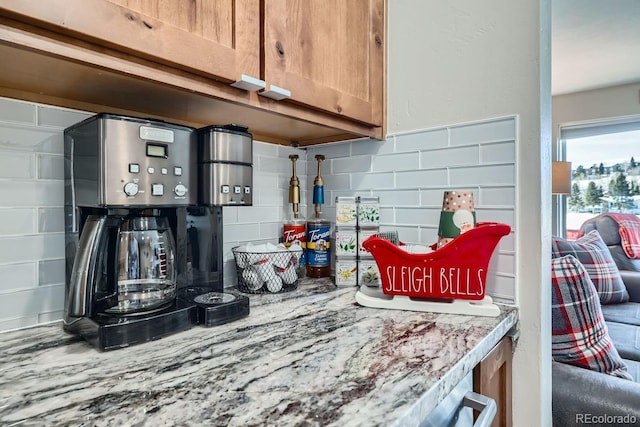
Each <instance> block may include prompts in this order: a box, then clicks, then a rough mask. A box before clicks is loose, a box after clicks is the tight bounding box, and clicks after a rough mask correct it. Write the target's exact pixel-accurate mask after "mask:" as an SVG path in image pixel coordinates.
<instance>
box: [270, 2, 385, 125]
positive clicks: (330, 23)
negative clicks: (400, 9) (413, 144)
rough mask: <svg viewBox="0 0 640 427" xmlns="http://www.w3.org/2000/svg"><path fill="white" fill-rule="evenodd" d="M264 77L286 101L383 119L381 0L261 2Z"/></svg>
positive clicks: (377, 121)
mask: <svg viewBox="0 0 640 427" xmlns="http://www.w3.org/2000/svg"><path fill="white" fill-rule="evenodd" d="M264 31H265V36H264V47H263V48H264V64H263V80H265V82H266V84H267V88H269V86H270V85H275V86H279V87H282V88H284V89H286V90H288V91H290V92H291V97H290V98H289V100H290V101H293V102H297V103H301V104H305V105H307V106H310V107H314V108H317V109H321V110H323V111H327V112H330V113H333V114H337V115H341V116H346V117H349V118H352V119H355V120H358V121H361V122H363V123H367V124H371V125H374V126H381V125H382V119H383V110H382V106H383V89H384V83H383V71H384V70H383V68H384V55H383V37H384V1H383V0H269V1H266V2H264Z"/></svg>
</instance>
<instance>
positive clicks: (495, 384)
mask: <svg viewBox="0 0 640 427" xmlns="http://www.w3.org/2000/svg"><path fill="white" fill-rule="evenodd" d="M512 353H513V350H512V342H511V338H510V337H504V338H502V340H501V341H500V342H499V343H498V344H496V346H495V347H494V348H493V349H492V350H491V351H490V352H489V354H487V355H486V356H485V357H484V359H482V361H481V362H480V363H479V364H478V365H476V367H475V368H474V369H473V391H475V392H476V393H479V394H482V395H484V396H487V397H490V398H492V399H493V400H495V401H496V405H497V407H498V409H497V412H496V416H495V418H494V419H493V422H492V423H491V426H492V427H510V426H512V425H513V417H512V413H511V410H512V409H511V362H512Z"/></svg>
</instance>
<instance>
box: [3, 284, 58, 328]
mask: <svg viewBox="0 0 640 427" xmlns="http://www.w3.org/2000/svg"><path fill="white" fill-rule="evenodd" d="M0 295H1V298H0V321H6V320H10V319H16V318H21V317H27V316H36V318H37V315H38V314H39V313H47V312H52V311H61V310H63V308H64V284H61V285H55V286H41V287H38V288H32V289H22V290H17V291H15V292H5V293H2V294H0Z"/></svg>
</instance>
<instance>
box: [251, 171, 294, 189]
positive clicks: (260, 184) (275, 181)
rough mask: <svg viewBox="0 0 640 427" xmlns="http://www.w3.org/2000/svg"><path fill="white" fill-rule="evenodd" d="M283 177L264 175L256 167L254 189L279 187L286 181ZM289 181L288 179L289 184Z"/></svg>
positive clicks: (271, 174)
mask: <svg viewBox="0 0 640 427" xmlns="http://www.w3.org/2000/svg"><path fill="white" fill-rule="evenodd" d="M280 178H281V177H280V176H278V175H275V174H273V173H269V174H267V173H263V171H261V170H259V169H258V168H257V167H256V166H254V167H253V188H254V189H255V190H262V189H267V188H274V187H279V186H280V185H281V182H282V183H284V180H281V179H280ZM288 182H289V179H288V178H287V183H288Z"/></svg>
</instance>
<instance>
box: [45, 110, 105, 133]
mask: <svg viewBox="0 0 640 427" xmlns="http://www.w3.org/2000/svg"><path fill="white" fill-rule="evenodd" d="M92 115H93V114H92V113H86V112H82V111H74V110H68V109H65V108H58V107H48V106H44V105H39V106H38V123H37V124H38V126H43V127H56V128H59V129H61V130H64V128H66V127H68V126H71V125H73V124H75V123H78V122H80V121H82V120H84V119H86V118H87V117H91V116H92Z"/></svg>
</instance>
